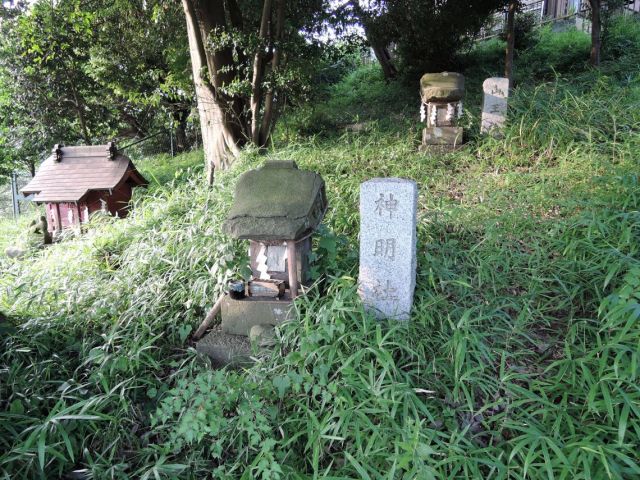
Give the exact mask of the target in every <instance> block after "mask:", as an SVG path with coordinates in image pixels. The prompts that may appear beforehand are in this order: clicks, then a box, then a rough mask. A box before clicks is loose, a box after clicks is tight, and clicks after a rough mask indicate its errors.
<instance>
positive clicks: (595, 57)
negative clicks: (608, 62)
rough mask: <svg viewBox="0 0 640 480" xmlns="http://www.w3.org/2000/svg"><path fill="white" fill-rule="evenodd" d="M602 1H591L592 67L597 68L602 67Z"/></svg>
mask: <svg viewBox="0 0 640 480" xmlns="http://www.w3.org/2000/svg"><path fill="white" fill-rule="evenodd" d="M601 3H602V2H601V1H600V0H589V4H590V5H591V56H590V57H591V58H590V60H591V65H593V66H594V67H597V66H599V65H600V46H601V42H602V40H601V37H600V33H601V30H602V22H601V18H600V6H601Z"/></svg>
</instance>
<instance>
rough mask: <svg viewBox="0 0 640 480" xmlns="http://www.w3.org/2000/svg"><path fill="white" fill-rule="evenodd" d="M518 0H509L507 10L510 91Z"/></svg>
mask: <svg viewBox="0 0 640 480" xmlns="http://www.w3.org/2000/svg"><path fill="white" fill-rule="evenodd" d="M517 7H518V1H517V0H509V8H508V10H507V49H506V57H505V61H504V76H505V77H506V78H508V79H509V89H511V88H513V54H514V49H515V41H516V38H515V37H516V36H515V23H516V22H515V20H516V8H517Z"/></svg>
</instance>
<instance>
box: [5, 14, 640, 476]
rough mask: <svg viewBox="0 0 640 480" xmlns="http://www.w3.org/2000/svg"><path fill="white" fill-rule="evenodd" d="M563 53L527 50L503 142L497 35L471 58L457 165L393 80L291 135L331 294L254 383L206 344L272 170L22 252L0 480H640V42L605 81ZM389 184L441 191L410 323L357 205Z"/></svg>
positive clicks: (373, 78) (306, 116) (287, 125)
mask: <svg viewBox="0 0 640 480" xmlns="http://www.w3.org/2000/svg"><path fill="white" fill-rule="evenodd" d="M545 35H546V36H545ZM545 35H543V37H542V38H541V39H540V41H539V42H538V43H536V44H535V45H533V46H531V47H530V49H529V50H527V51H525V52H522V53H521V55H520V58H519V61H520V62H521V63H519V64H518V65H519V75H521V77H520V80H521V81H520V84H519V86H518V88H517V90H516V92H515V93H514V97H513V99H512V103H511V107H510V108H511V114H510V115H511V116H510V121H509V127H508V129H507V131H506V132H505V136H504V138H503V139H500V140H496V139H491V138H482V137H480V136H479V134H478V126H477V124H478V115H477V113H478V111H479V102H480V95H479V93H478V91H477V89H478V85H480V84H481V81H482V78H484V77H485V76H489V75H496V74H499V63H496V61H495V60H496V59H497V58H499V55H500V53H499V51H500V50H499V49H500V45H499V44H497V43H490V44H488V45H484V46H481V47H479V48H478V49H476V50H475V51H474V52H472V53H471V54H470V57H469V58H468V59H467V61H468V71H467V75H468V90H469V95H468V98H467V103H466V107H467V112H468V114H467V118H466V120H467V122H468V131H469V138H468V143H467V146H466V147H465V148H464V149H462V150H460V151H458V152H456V153H453V154H446V155H441V154H421V153H418V152H417V148H416V147H417V142H418V138H419V131H418V130H419V125H418V123H417V111H418V98H417V92H413V91H412V89H411V88H407V87H406V86H402V85H395V84H390V85H387V84H385V83H384V81H383V80H382V79H381V76H380V74H379V72H378V71H377V69H376V68H375V67H363V68H362V69H360V70H358V71H357V72H354V73H353V74H351V75H349V76H348V77H347V78H345V79H344V80H343V81H342V82H340V83H339V84H337V85H335V86H334V87H331V90H330V92H331V93H330V98H328V99H327V100H326V101H325V102H323V103H322V105H319V104H316V106H315V107H309V108H307V109H300V110H298V111H296V112H292V113H291V114H290V116H288V117H286V118H284V119H283V122H282V123H281V126H280V127H279V131H278V132H277V134H276V142H277V143H276V147H275V148H274V149H273V150H272V151H271V152H270V153H269V155H268V158H269V159H293V160H295V161H296V162H298V164H299V166H300V167H301V168H306V169H312V170H315V171H317V172H319V173H320V174H321V175H322V176H323V178H324V179H325V181H326V184H327V193H328V196H329V203H330V207H331V208H330V211H329V213H328V215H327V217H326V221H325V227H324V228H323V230H322V232H321V234H320V235H319V238H318V239H317V241H316V245H315V246H316V249H317V254H318V255H317V257H318V258H317V259H315V261H314V270H315V271H316V272H317V273H318V275H319V283H318V286H317V287H316V288H315V289H314V290H313V291H312V292H310V294H309V295H308V296H307V297H305V298H301V299H300V300H299V301H298V302H297V303H296V310H297V315H296V319H295V321H293V322H291V323H290V324H287V325H284V326H283V327H282V328H280V333H279V342H278V345H277V347H276V349H275V351H274V352H273V355H271V356H266V357H264V358H260V359H259V361H258V363H257V364H256V365H255V366H254V367H252V368H250V369H248V370H246V371H241V372H240V371H237V372H228V371H212V370H211V369H210V368H208V366H207V365H206V362H204V361H203V360H201V359H199V358H198V357H197V356H196V355H195V352H194V350H193V349H192V348H191V344H190V343H189V335H190V333H191V332H192V330H193V329H194V327H195V326H197V324H198V323H199V322H200V321H201V319H202V318H203V316H204V314H205V312H206V310H207V309H208V308H209V307H210V306H211V304H212V302H213V300H214V299H215V298H216V296H217V295H218V294H219V293H220V292H221V291H222V288H223V285H224V284H225V283H226V281H227V280H228V279H229V278H231V277H233V276H235V275H238V274H241V273H242V272H243V270H244V265H243V255H244V251H245V245H243V244H242V243H241V242H233V241H231V240H229V239H228V238H226V237H225V236H224V235H223V234H222V232H221V229H220V226H221V222H222V220H223V218H224V215H225V213H226V211H227V210H228V208H229V205H230V201H231V198H232V194H233V187H234V183H235V181H236V179H237V178H238V176H239V175H240V174H241V173H242V172H243V171H246V170H247V169H248V168H253V167H255V166H258V165H260V164H261V163H262V162H263V161H264V160H265V157H264V156H261V155H258V154H257V153H255V152H246V154H245V155H244V157H243V158H242V159H241V160H240V161H239V162H238V163H237V165H235V166H234V167H233V168H232V169H231V170H230V171H228V172H224V173H221V174H220V175H219V176H218V178H217V180H216V182H217V185H216V188H214V189H209V188H207V187H206V185H204V182H203V181H202V179H201V177H202V175H200V174H193V173H191V171H190V170H185V171H183V172H182V173H178V174H177V175H175V179H174V180H173V181H172V182H170V183H168V184H163V185H157V186H155V187H153V188H152V189H150V191H149V192H147V193H144V192H139V193H138V195H137V197H136V198H135V200H134V203H135V205H134V213H133V214H132V215H131V216H130V217H129V218H128V219H126V220H123V221H115V220H114V219H109V218H96V219H95V220H94V221H93V222H92V225H91V228H90V229H89V231H88V233H87V234H85V235H83V236H82V237H79V238H69V239H67V240H65V241H64V242H62V243H60V244H57V245H55V246H53V247H51V248H48V249H46V250H44V251H37V252H34V253H33V255H31V256H30V257H29V258H27V259H25V260H24V261H21V262H13V261H8V260H6V259H0V264H1V267H2V271H3V275H2V277H1V279H0V310H2V312H4V314H5V315H7V316H9V317H10V318H9V319H7V320H0V331H1V333H2V337H0V345H1V348H0V477H2V476H4V477H5V478H36V477H38V476H41V477H49V478H60V477H62V476H63V475H68V476H70V477H72V478H206V477H214V478H264V479H272V478H388V479H392V478H406V479H409V478H425V479H428V478H442V479H445V478H446V479H450V478H525V477H526V478H536V479H538V478H539V479H542V478H552V477H553V478H555V477H556V476H557V477H559V478H572V479H591V478H632V477H634V476H637V475H640V458H639V457H638V451H637V445H638V444H639V443H640V422H639V419H640V407H639V406H638V405H639V404H640V403H639V402H640V390H639V389H638V370H639V369H638V361H639V360H638V350H637V348H638V342H639V341H640V323H639V322H638V312H639V311H640V310H639V309H638V299H640V262H639V258H640V257H639V252H638V249H639V247H640V242H639V239H640V238H639V234H640V213H638V208H639V207H640V185H639V184H638V177H637V171H638V163H639V160H640V159H639V158H638V151H640V140H639V136H638V132H639V131H640V113H639V112H640V108H639V107H640V67H639V66H638V65H640V62H639V61H638V60H640V49H639V48H638V46H639V45H640V41H637V42H635V44H634V43H631V44H629V43H628V42H629V39H631V40H633V39H634V38H635V39H637V40H640V27H639V26H638V24H637V23H634V22H633V21H632V20H624V21H619V22H618V23H617V24H616V26H615V28H614V30H613V31H612V36H611V38H610V39H609V42H610V43H609V45H610V46H609V50H608V51H607V55H608V61H607V62H606V63H605V65H604V66H603V68H602V70H601V71H600V72H595V71H592V70H589V69H588V68H587V67H586V66H584V65H582V66H581V65H576V62H575V61H572V62H569V63H567V62H564V56H561V55H560V56H559V60H558V62H557V63H556V64H552V65H550V64H549V63H546V64H544V68H542V67H536V65H538V64H539V63H544V62H541V61H540V60H539V59H540V58H541V57H542V58H546V57H545V55H547V56H548V51H547V50H548V48H549V43H550V42H555V43H556V44H558V45H559V46H560V47H561V48H563V49H564V50H565V51H566V55H567V56H570V57H571V58H574V57H576V58H582V57H581V55H582V54H584V52H583V51H582V50H580V49H583V48H584V45H585V43H584V42H583V41H582V40H580V41H576V38H578V39H579V38H580V37H579V34H578V32H569V33H567V34H562V35H565V37H562V36H560V37H557V36H554V37H549V35H550V33H547V34H545ZM563 38H564V41H565V43H562V41H563ZM620 45H625V46H624V48H619V46H620ZM630 45H631V46H630ZM545 52H546V53H545ZM536 59H537V60H536ZM536 61H538V63H536ZM565 63H566V65H565ZM562 65H564V67H562ZM550 66H551V67H554V66H555V67H559V68H556V69H555V73H553V71H554V69H553V68H550ZM560 67H562V68H560ZM565 67H566V69H565V70H563V68H565ZM534 68H535V69H536V70H533V69H534ZM412 95H415V98H414V97H413V96H412ZM390 99H391V100H390ZM364 100H366V102H365V101H364ZM412 104H415V108H414V109H413V110H415V111H413V110H412V106H411V105H412ZM346 112H350V113H349V114H347V113H346ZM354 122H358V123H363V124H364V128H363V129H362V131H360V132H358V133H355V132H352V131H348V130H346V129H345V128H344V126H345V125H348V124H351V123H354ZM320 125H321V126H322V128H318V127H319V126H320ZM188 163H189V162H185V165H188ZM163 165H165V164H163ZM147 168H149V170H148V171H149V172H152V170H153V162H152V161H150V163H149V165H148V167H147ZM165 173H166V172H165ZM375 176H400V177H405V178H412V179H414V180H416V181H417V182H418V184H419V186H420V198H419V226H418V235H419V247H418V248H419V252H418V254H419V257H418V265H419V268H418V270H419V271H418V282H417V289H416V295H415V309H414V312H413V314H412V320H411V322H409V323H408V324H407V325H398V324H387V323H385V322H382V323H380V322H376V321H375V320H373V319H372V318H370V317H369V316H367V315H365V314H364V313H363V311H362V308H361V305H360V303H359V300H358V297H357V294H356V288H355V287H356V280H355V276H356V272H357V259H358V252H357V234H358V224H359V219H358V208H357V207H358V187H359V184H360V182H362V181H364V180H366V179H369V178H371V177H375ZM163 178H168V175H165V176H164V177H163Z"/></svg>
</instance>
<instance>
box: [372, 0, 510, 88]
mask: <svg viewBox="0 0 640 480" xmlns="http://www.w3.org/2000/svg"><path fill="white" fill-rule="evenodd" d="M364 3H365V2H360V6H361V7H362V8H363V9H364V10H365V12H366V15H367V22H366V23H365V26H366V27H367V30H368V31H367V37H371V38H373V39H375V40H376V42H378V43H382V44H385V45H391V44H393V45H395V46H396V53H397V56H398V57H399V61H400V64H401V69H402V70H403V71H404V73H405V74H407V75H409V76H416V75H420V74H423V73H425V72H439V71H443V70H447V69H451V68H453V67H455V58H456V53H457V52H458V51H459V50H460V49H461V48H462V47H464V46H465V45H468V44H469V43H470V42H471V40H472V38H473V36H474V34H475V33H477V32H478V31H479V30H480V28H481V27H482V25H483V24H484V22H485V21H486V19H487V17H488V16H489V15H491V14H492V13H494V12H495V11H496V10H498V9H499V8H501V7H503V6H504V3H505V2H504V1H503V0H442V1H438V2H433V1H427V0H372V1H370V2H366V3H367V5H366V6H365V5H364Z"/></svg>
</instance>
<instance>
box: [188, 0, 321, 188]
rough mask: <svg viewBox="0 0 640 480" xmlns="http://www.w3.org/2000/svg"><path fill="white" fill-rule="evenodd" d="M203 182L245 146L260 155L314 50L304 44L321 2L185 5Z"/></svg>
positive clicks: (233, 0)
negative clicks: (254, 147) (204, 166)
mask: <svg viewBox="0 0 640 480" xmlns="http://www.w3.org/2000/svg"><path fill="white" fill-rule="evenodd" d="M182 3H183V8H184V11H185V17H186V20H187V32H188V35H189V48H190V53H191V62H192V68H193V77H194V83H195V87H196V96H197V98H198V109H199V114H200V119H201V124H202V137H203V144H204V149H205V158H206V162H207V165H208V175H209V181H212V180H213V172H214V169H216V168H224V167H225V166H227V165H229V164H230V163H231V162H232V161H233V159H234V158H235V157H236V156H237V154H238V153H239V151H240V148H241V147H242V146H244V145H246V144H248V143H253V144H254V145H257V146H259V147H264V146H266V145H267V144H268V142H269V137H270V134H271V131H272V127H273V125H274V123H275V121H276V119H277V117H278V115H279V113H280V112H281V111H282V108H283V106H284V105H285V102H286V101H287V99H289V98H290V97H292V96H295V95H297V94H298V93H300V92H301V91H304V89H305V88H306V86H307V85H308V82H309V72H310V70H311V69H312V68H313V62H314V60H315V59H317V58H318V56H319V53H320V50H319V49H318V48H317V45H314V42H312V41H310V39H309V38H308V37H305V35H304V32H305V31H310V30H313V29H315V28H317V26H318V25H319V24H320V22H321V19H322V17H323V14H324V11H325V9H324V8H323V7H324V5H323V0H297V1H295V2H291V1H284V0H273V1H272V0H265V1H264V2H258V1H256V0H229V1H223V0H213V1H204V0H183V2H182Z"/></svg>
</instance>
